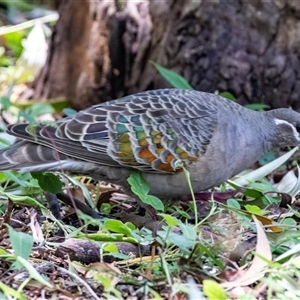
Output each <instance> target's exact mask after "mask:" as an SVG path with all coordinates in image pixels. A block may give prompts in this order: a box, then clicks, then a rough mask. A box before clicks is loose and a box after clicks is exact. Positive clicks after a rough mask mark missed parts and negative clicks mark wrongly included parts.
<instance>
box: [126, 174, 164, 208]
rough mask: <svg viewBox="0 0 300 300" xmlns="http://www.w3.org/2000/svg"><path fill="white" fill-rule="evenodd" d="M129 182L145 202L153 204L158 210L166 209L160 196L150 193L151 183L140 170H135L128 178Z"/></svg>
mask: <svg viewBox="0 0 300 300" xmlns="http://www.w3.org/2000/svg"><path fill="white" fill-rule="evenodd" d="M127 182H128V183H129V185H130V187H131V190H132V192H133V193H134V194H136V195H137V196H138V197H139V199H140V200H141V201H142V202H143V203H145V204H148V205H151V206H152V207H153V208H155V209H156V210H159V211H163V210H164V205H163V203H162V201H161V200H160V199H159V198H157V197H155V196H152V195H148V193H149V191H150V188H149V185H148V183H147V181H146V180H145V179H144V177H143V175H142V174H141V173H140V172H138V171H133V172H132V173H131V174H130V176H129V178H128V179H127Z"/></svg>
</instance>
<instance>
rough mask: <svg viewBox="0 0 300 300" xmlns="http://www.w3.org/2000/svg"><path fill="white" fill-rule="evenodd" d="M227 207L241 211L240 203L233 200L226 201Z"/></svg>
mask: <svg viewBox="0 0 300 300" xmlns="http://www.w3.org/2000/svg"><path fill="white" fill-rule="evenodd" d="M227 205H228V207H231V208H236V209H241V205H240V203H239V202H238V201H237V200H235V199H228V200H227Z"/></svg>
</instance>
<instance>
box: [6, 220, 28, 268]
mask: <svg viewBox="0 0 300 300" xmlns="http://www.w3.org/2000/svg"><path fill="white" fill-rule="evenodd" d="M7 227H8V232H9V238H10V242H11V245H12V248H13V250H14V254H15V256H16V257H17V256H20V257H22V258H24V259H25V260H26V259H28V258H29V254H30V251H31V250H32V246H33V238H32V236H31V235H29V234H26V233H24V232H17V231H15V230H14V229H13V228H12V227H10V226H9V225H7ZM13 266H14V268H15V269H21V268H22V264H20V262H18V261H16V262H15V263H14V265H13Z"/></svg>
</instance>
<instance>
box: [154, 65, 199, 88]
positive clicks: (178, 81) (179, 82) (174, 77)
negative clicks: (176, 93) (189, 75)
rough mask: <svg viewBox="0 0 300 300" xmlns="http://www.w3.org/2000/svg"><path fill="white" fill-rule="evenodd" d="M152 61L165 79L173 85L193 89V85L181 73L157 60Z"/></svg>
mask: <svg viewBox="0 0 300 300" xmlns="http://www.w3.org/2000/svg"><path fill="white" fill-rule="evenodd" d="M151 63H152V64H153V65H154V66H155V68H156V70H157V71H158V72H159V73H160V75H161V76H162V77H163V78H164V79H166V80H167V81H168V82H169V83H170V84H171V85H172V86H173V87H175V88H177V89H187V90H193V88H192V86H191V85H190V84H189V83H188V82H187V81H186V79H184V78H183V77H182V76H181V75H179V74H177V73H175V72H173V71H171V70H168V69H166V68H164V67H162V66H161V65H159V64H157V63H155V62H151Z"/></svg>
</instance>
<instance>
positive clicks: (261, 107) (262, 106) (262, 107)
mask: <svg viewBox="0 0 300 300" xmlns="http://www.w3.org/2000/svg"><path fill="white" fill-rule="evenodd" d="M244 107H246V108H249V109H252V110H256V111H265V110H266V109H269V108H270V106H269V105H267V104H264V103H250V104H245V105H244Z"/></svg>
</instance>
